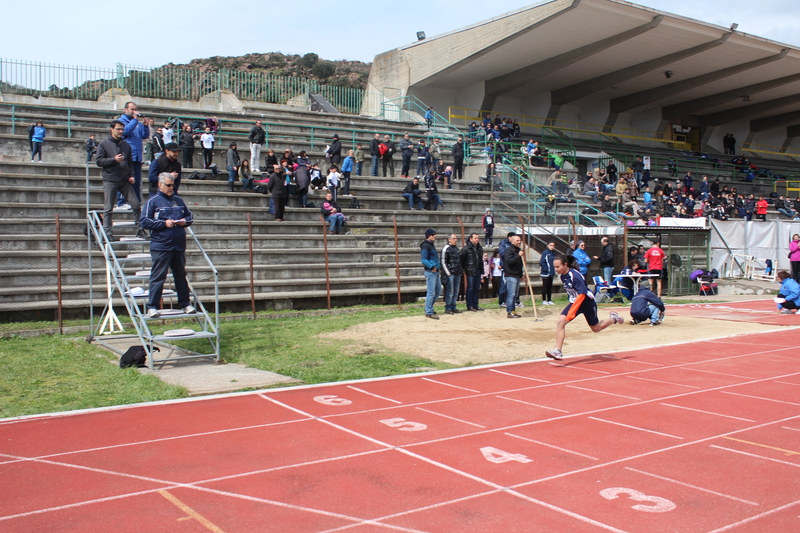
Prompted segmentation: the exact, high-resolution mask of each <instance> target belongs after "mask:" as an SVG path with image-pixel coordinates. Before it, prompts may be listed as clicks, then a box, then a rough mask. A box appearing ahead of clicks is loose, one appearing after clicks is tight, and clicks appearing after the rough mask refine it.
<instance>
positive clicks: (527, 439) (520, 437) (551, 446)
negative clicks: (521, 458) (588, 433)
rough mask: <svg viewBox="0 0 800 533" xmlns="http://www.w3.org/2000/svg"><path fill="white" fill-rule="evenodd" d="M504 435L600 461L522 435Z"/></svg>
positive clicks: (596, 459)
mask: <svg viewBox="0 0 800 533" xmlns="http://www.w3.org/2000/svg"><path fill="white" fill-rule="evenodd" d="M504 435H508V436H509V437H514V438H515V439H520V440H526V441H528V442H532V443H534V444H539V445H541V446H547V447H548V448H553V449H556V450H559V451H562V452H567V453H571V454H573V455H578V456H580V457H585V458H587V459H591V460H593V461H599V460H600V459H598V458H597V457H592V456H591V455H586V454H583V453H580V452H574V451H572V450H568V449H566V448H564V447H562V446H556V445H554V444H547V443H546V442H540V441H538V440H533V439H529V438H528V437H523V436H521V435H514V434H513V433H504Z"/></svg>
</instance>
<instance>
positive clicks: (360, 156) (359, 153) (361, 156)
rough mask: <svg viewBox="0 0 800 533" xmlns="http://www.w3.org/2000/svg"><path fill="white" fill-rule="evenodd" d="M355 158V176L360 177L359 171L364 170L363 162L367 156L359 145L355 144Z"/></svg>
mask: <svg viewBox="0 0 800 533" xmlns="http://www.w3.org/2000/svg"><path fill="white" fill-rule="evenodd" d="M355 156H356V176H361V171H362V170H364V160H365V159H366V158H367V155H366V154H365V153H364V149H363V148H362V147H361V143H358V144H356V154H355ZM348 190H349V189H348Z"/></svg>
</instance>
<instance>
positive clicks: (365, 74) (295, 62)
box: [165, 52, 372, 89]
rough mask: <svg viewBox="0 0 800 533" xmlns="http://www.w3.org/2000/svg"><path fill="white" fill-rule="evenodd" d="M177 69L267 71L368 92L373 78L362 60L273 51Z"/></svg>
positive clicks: (198, 62) (216, 58) (196, 61)
mask: <svg viewBox="0 0 800 533" xmlns="http://www.w3.org/2000/svg"><path fill="white" fill-rule="evenodd" d="M165 66H173V67H177V68H191V69H197V70H200V71H214V70H219V69H228V70H241V71H246V72H264V73H268V74H272V75H273V76H288V77H296V78H310V79H314V80H316V81H318V82H320V83H324V84H326V85H334V86H337V87H352V88H355V89H364V88H366V86H367V80H368V79H369V71H370V68H371V67H372V63H362V62H361V61H328V60H325V59H320V57H319V56H318V55H317V54H314V53H308V54H305V55H303V56H300V55H297V54H294V55H292V54H282V53H280V52H270V53H266V54H247V55H243V56H238V57H220V56H214V57H209V58H206V59H194V60H192V61H191V62H189V63H186V64H181V65H175V64H172V63H170V64H168V65H165Z"/></svg>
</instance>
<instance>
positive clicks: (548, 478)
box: [511, 416, 800, 488]
mask: <svg viewBox="0 0 800 533" xmlns="http://www.w3.org/2000/svg"><path fill="white" fill-rule="evenodd" d="M794 420H800V416H790V417H788V418H784V419H782V420H776V421H773V422H766V423H764V424H759V425H756V426H751V427H749V428H743V429H737V430H734V431H729V432H727V433H722V434H719V435H712V436H710V437H703V438H702V439H696V440H693V441H689V442H682V443H680V444H675V445H673V446H667V447H666V448H659V449H657V450H651V451H649V452H644V453H640V454H637V455H629V456H627V457H622V458H620V459H614V460H611V461H606V462H604V463H600V464H598V465H593V466H587V467H585V468H577V469H575V470H570V471H569V472H562V473H560V474H554V475H552V476H546V477H543V478H539V479H535V480H533V481H525V482H523V483H518V484H516V485H512V486H511V488H519V487H527V486H529V485H535V484H537V483H545V482H547V481H552V480H554V479H561V478H564V477H567V476H572V475H575V474H580V473H582V472H588V471H590V470H597V469H598V468H605V467H607V466H611V465H616V464H620V463H627V462H630V461H633V460H634V459H641V458H642V457H652V456H653V455H657V454H660V453H664V452H669V451H672V450H678V449H681V448H686V447H689V446H694V445H696V444H702V443H704V442H710V441H713V440H716V439H719V438H724V437H727V436H730V435H738V434H739V433H743V432H745V431H752V430H754V429H761V428H764V427H768V426H774V425H775V424H780V423H782V422H789V421H794Z"/></svg>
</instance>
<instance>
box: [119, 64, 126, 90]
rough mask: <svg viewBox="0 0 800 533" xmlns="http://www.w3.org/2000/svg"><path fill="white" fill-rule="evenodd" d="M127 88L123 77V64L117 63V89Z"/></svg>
mask: <svg viewBox="0 0 800 533" xmlns="http://www.w3.org/2000/svg"><path fill="white" fill-rule="evenodd" d="M124 88H125V76H124V75H123V68H122V63H117V89H124Z"/></svg>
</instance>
